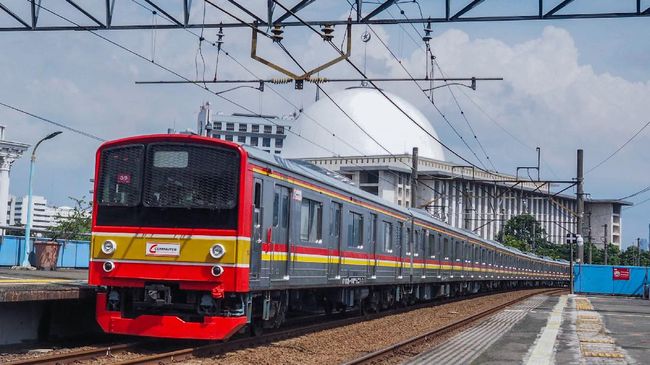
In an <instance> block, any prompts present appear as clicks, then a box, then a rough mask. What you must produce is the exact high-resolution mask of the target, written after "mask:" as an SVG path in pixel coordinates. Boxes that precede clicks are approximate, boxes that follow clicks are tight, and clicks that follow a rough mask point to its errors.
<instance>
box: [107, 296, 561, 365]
mask: <svg viewBox="0 0 650 365" xmlns="http://www.w3.org/2000/svg"><path fill="white" fill-rule="evenodd" d="M554 290H557V289H554ZM504 292H512V290H500V291H491V292H484V293H479V294H473V295H466V296H460V297H454V298H448V299H444V300H437V301H434V302H426V303H421V304H417V305H413V306H409V307H405V308H398V309H393V310H389V311H384V312H379V313H374V314H371V315H365V316H359V315H355V316H352V317H347V318H343V319H338V320H334V321H332V320H330V321H325V322H318V323H316V324H311V325H306V326H305V325H303V326H300V327H296V328H290V329H286V330H282V331H276V332H270V333H268V334H264V335H262V336H259V337H252V338H250V337H249V338H239V339H235V340H231V341H226V342H219V343H212V344H208V345H205V346H197V347H191V348H187V349H181V350H176V351H169V352H164V353H159V354H153V355H147V356H142V357H138V358H133V359H128V360H124V361H121V362H115V363H114V364H117V365H136V364H138V365H142V364H151V365H160V364H164V363H171V362H177V361H184V360H188V359H191V358H194V357H200V356H211V355H217V354H222V353H226V352H230V351H235V350H238V349H241V348H247V347H254V346H260V345H263V344H267V343H271V342H275V341H280V340H285V339H288V338H294V337H298V336H303V335H306V334H309V333H314V332H319V331H324V330H328V329H333V328H337V327H343V326H347V325H352V324H355V323H359V322H362V321H369V320H373V319H377V318H381V317H385V316H388V315H395V314H400V313H405V312H410V311H413V310H416V309H421V308H427V307H435V306H440V305H443V304H449V303H453V302H459V301H463V300H466V299H474V298H479V297H483V296H489V295H495V294H501V293H504ZM542 293H543V292H542ZM537 294H540V292H537V293H532V294H531V296H532V295H537Z"/></svg>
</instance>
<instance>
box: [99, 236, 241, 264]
mask: <svg viewBox="0 0 650 365" xmlns="http://www.w3.org/2000/svg"><path fill="white" fill-rule="evenodd" d="M107 240H111V241H113V242H115V244H116V246H117V247H116V248H115V252H113V253H111V254H105V253H104V252H102V244H103V243H104V242H105V241H107ZM217 243H219V244H221V245H222V246H223V247H224V248H225V249H226V253H225V254H224V255H223V257H221V258H219V259H215V258H213V257H212V256H210V248H211V247H212V246H213V245H214V244H217ZM154 245H157V246H155V247H154ZM160 248H163V250H160ZM91 256H92V258H93V259H114V260H141V261H142V260H144V261H157V262H201V263H211V262H215V263H216V262H220V263H224V264H245V265H248V264H249V262H250V238H249V237H231V236H173V235H151V234H146V235H142V234H123V233H121V234H111V233H94V234H93V235H92V248H91Z"/></svg>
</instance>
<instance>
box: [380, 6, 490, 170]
mask: <svg viewBox="0 0 650 365" xmlns="http://www.w3.org/2000/svg"><path fill="white" fill-rule="evenodd" d="M414 3H415V4H416V5H417V6H418V9H419V11H420V14H422V8H421V7H420V4H419V3H418V2H417V1H414ZM395 6H397V8H398V9H399V10H400V14H402V16H403V17H404V18H405V19H406V20H410V19H409V17H408V16H407V15H406V13H405V12H404V10H403V9H402V8H401V7H400V6H399V3H396V4H395ZM390 16H391V17H392V14H390ZM409 24H410V26H411V28H413V31H414V32H415V34H417V35H418V37H419V38H420V39H422V34H421V33H420V31H419V30H418V29H417V28H416V27H415V25H414V24H413V23H412V22H409ZM400 26H401V24H400ZM402 29H403V30H404V28H403V27H402ZM404 32H405V33H406V34H407V35H409V38H411V40H412V41H413V42H414V43H416V42H415V39H413V38H412V37H411V36H410V32H406V31H405V30H404ZM377 38H379V39H380V41H381V43H382V44H383V45H384V47H386V48H388V47H387V45H386V43H385V42H383V40H382V39H381V37H379V36H378V35H377ZM419 48H420V49H422V46H421V45H419ZM424 51H425V53H428V54H430V55H431V59H432V60H433V62H434V64H435V66H436V67H437V68H438V71H440V75H441V76H442V77H443V78H444V77H446V75H445V73H444V72H443V71H442V68H441V67H440V64H439V63H438V61H437V59H436V58H435V56H433V54H431V49H430V48H429V47H427V49H426V50H424ZM391 53H392V52H391ZM400 65H402V67H403V68H405V67H404V66H403V64H402V63H401V62H400ZM432 72H433V67H432ZM411 78H413V77H411ZM444 83H445V85H447V90H449V93H450V94H451V97H452V98H453V100H454V103H455V104H456V107H457V108H458V111H459V112H460V115H461V117H462V118H463V119H464V120H465V123H466V124H467V126H468V127H469V130H470V132H471V133H472V136H473V137H474V140H475V141H476V143H477V144H478V146H479V148H480V149H481V151H482V152H483V155H484V156H485V159H486V160H487V161H488V163H489V164H490V166H492V169H494V171H496V172H498V170H497V168H496V166H494V163H493V162H492V160H491V159H490V156H489V155H488V153H487V151H486V149H485V147H484V146H483V144H482V143H481V141H480V140H479V139H478V136H477V135H476V132H475V130H474V127H473V126H472V124H471V123H470V122H469V119H467V115H465V111H464V110H463V108H462V107H461V106H460V103H459V102H458V98H456V94H455V93H454V91H453V89H452V88H451V85H450V84H449V83H448V82H446V81H445V82H444ZM416 84H417V83H416ZM417 85H418V87H420V86H419V84H417ZM423 91H424V90H423ZM432 91H433V90H432ZM425 94H426V93H425ZM430 101H431V103H433V100H431V99H430Z"/></svg>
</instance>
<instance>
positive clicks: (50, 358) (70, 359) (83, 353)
mask: <svg viewBox="0 0 650 365" xmlns="http://www.w3.org/2000/svg"><path fill="white" fill-rule="evenodd" d="M143 343H144V342H133V343H125V344H118V345H111V346H105V347H101V348H98V349H90V350H79V351H70V352H65V353H60V354H52V355H45V356H39V357H34V358H30V359H24V360H15V361H9V362H8V363H6V365H35V364H39V365H46V364H47V365H63V364H71V363H74V362H77V361H81V360H88V359H92V358H96V357H103V356H110V355H111V354H113V353H118V352H124V351H128V350H131V349H134V348H136V347H138V346H141V345H142V344H143Z"/></svg>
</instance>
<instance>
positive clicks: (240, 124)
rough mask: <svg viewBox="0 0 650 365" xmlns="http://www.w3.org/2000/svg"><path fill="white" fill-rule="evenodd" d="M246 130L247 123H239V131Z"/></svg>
mask: <svg viewBox="0 0 650 365" xmlns="http://www.w3.org/2000/svg"><path fill="white" fill-rule="evenodd" d="M247 130H248V124H246V123H239V131H240V132H246V131H247Z"/></svg>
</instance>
